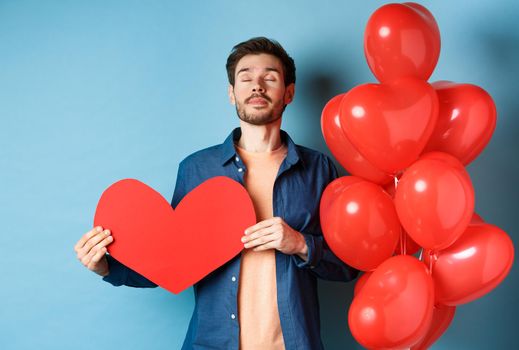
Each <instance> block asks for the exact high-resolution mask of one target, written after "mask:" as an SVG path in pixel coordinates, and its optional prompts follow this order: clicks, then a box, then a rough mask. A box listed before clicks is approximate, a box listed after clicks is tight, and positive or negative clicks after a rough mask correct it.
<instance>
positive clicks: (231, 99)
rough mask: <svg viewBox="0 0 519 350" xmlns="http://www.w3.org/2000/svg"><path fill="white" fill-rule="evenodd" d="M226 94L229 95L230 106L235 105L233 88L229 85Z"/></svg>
mask: <svg viewBox="0 0 519 350" xmlns="http://www.w3.org/2000/svg"><path fill="white" fill-rule="evenodd" d="M227 93H228V94H229V101H231V104H232V105H235V104H236V99H235V98H234V87H233V86H232V85H231V84H229V88H228V90H227Z"/></svg>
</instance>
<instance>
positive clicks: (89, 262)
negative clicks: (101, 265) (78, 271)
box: [77, 230, 113, 269]
mask: <svg viewBox="0 0 519 350" xmlns="http://www.w3.org/2000/svg"><path fill="white" fill-rule="evenodd" d="M112 242H113V237H112V236H111V235H110V231H109V230H104V231H101V232H98V233H97V234H95V235H94V236H92V237H91V238H90V239H88V241H87V242H86V243H85V244H84V246H83V248H80V249H79V251H78V254H77V257H78V259H79V260H80V261H81V263H82V264H83V265H84V266H86V267H88V268H89V269H93V268H95V265H96V264H97V262H99V260H100V259H101V258H102V257H103V255H104V254H105V253H106V246H107V245H109V244H110V243H112ZM97 255H99V257H98V256H97Z"/></svg>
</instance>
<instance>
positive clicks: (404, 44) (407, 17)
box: [364, 3, 441, 82]
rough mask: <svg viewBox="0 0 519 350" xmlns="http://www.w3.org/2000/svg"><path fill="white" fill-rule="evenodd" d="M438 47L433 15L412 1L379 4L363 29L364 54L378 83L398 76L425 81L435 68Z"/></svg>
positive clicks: (437, 35) (438, 31)
mask: <svg viewBox="0 0 519 350" xmlns="http://www.w3.org/2000/svg"><path fill="white" fill-rule="evenodd" d="M440 46H441V44H440V30H439V29H438V25H437V24H436V21H435V19H434V17H433V15H432V14H431V13H430V12H429V11H428V10H427V9H426V8H425V7H423V6H421V5H419V4H415V3H404V4H388V5H384V6H382V7H380V8H379V9H378V10H376V11H375V12H374V13H373V14H372V15H371V17H370V18H369V21H368V24H367V26H366V30H365V32H364V53H365V55H366V59H367V61H368V65H369V68H370V69H371V71H372V72H373V74H374V75H375V76H376V77H377V79H378V80H379V81H380V82H388V81H391V80H394V79H398V78H401V77H413V78H417V79H421V80H424V81H426V80H427V79H429V77H430V76H431V74H432V72H433V70H434V68H435V67H436V63H437V62H438V57H439V55H440Z"/></svg>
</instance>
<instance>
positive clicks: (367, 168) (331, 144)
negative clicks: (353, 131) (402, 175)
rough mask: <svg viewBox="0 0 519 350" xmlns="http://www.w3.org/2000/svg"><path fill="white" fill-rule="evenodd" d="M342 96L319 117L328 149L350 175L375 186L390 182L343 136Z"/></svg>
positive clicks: (333, 99) (329, 103)
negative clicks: (341, 118)
mask: <svg viewBox="0 0 519 350" xmlns="http://www.w3.org/2000/svg"><path fill="white" fill-rule="evenodd" d="M343 96H344V94H341V95H337V96H335V97H334V98H332V99H331V100H330V101H328V103H327V104H326V106H324V109H323V112H322V115H321V129H322V132H323V136H324V140H325V141H326V144H327V145H328V148H330V151H332V153H333V155H334V156H335V158H336V159H337V160H338V161H339V163H341V165H342V166H343V167H344V169H346V170H348V172H349V173H350V174H352V175H355V176H359V177H362V178H364V179H366V180H369V181H371V182H374V183H377V184H384V183H388V182H390V181H391V180H392V179H393V177H392V176H391V175H389V174H386V173H384V172H383V171H381V170H380V169H377V168H376V167H374V166H373V165H372V164H370V163H369V162H368V161H367V160H366V158H364V157H363V156H362V155H361V154H360V153H359V151H357V149H356V148H355V147H354V146H353V145H352V144H351V142H350V140H348V138H347V137H346V135H345V134H344V131H343V130H342V128H341V120H340V117H339V106H340V103H341V100H342V97H343Z"/></svg>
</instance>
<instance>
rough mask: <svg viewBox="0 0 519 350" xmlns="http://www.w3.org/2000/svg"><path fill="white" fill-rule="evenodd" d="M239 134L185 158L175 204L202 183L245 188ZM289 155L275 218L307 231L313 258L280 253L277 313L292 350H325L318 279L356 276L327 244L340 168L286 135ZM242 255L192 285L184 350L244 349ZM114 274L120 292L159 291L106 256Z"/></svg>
mask: <svg viewBox="0 0 519 350" xmlns="http://www.w3.org/2000/svg"><path fill="white" fill-rule="evenodd" d="M240 136H241V129H240V128H236V129H234V130H233V132H232V133H231V134H230V135H229V137H227V139H226V140H225V141H224V143H222V144H220V145H216V146H212V147H209V148H206V149H203V150H201V151H198V152H196V153H193V154H191V155H190V156H188V157H187V158H185V159H184V160H183V161H182V162H181V163H180V165H179V169H178V175H177V183H176V186H175V192H174V194H173V199H172V201H171V205H172V206H173V207H176V206H177V204H178V203H179V202H180V201H181V199H182V198H183V197H184V196H185V195H186V194H187V193H188V192H190V191H191V190H192V189H193V188H195V187H196V186H198V185H199V184H201V183H202V182H203V181H205V180H207V179H210V178H212V177H215V176H222V175H223V176H227V177H230V178H231V179H234V180H236V181H238V182H240V183H241V184H243V183H244V179H243V176H244V173H245V172H246V171H247V169H246V167H245V165H244V164H243V162H242V161H241V159H240V157H239V155H238V154H237V152H236V149H235V147H234V143H235V142H237V140H239V138H240ZM281 138H282V141H283V142H284V143H285V144H286V145H287V148H288V153H287V156H286V158H285V159H284V160H283V162H282V164H281V166H280V169H279V172H278V174H277V177H276V180H275V182H274V189H273V210H274V216H279V217H281V218H283V219H284V220H285V222H286V223H287V224H289V225H290V226H291V227H292V228H294V229H295V230H298V231H299V232H301V233H302V234H303V236H304V238H305V240H306V243H307V245H308V259H307V260H306V261H303V260H302V259H301V258H300V257H299V256H297V255H286V254H283V253H281V252H279V251H277V250H276V251H275V257H276V282H277V299H278V310H279V317H280V321H281V329H282V332H283V338H284V341H285V347H286V349H288V350H292V349H294V350H295V349H298V350H303V349H305V350H307V349H308V350H317V349H323V345H322V342H321V337H320V319H319V303H318V298H317V277H319V278H323V279H326V280H333V281H350V280H352V279H354V278H355V277H356V276H357V273H358V271H357V270H355V269H353V268H352V267H349V266H348V265H346V264H344V263H343V262H342V261H340V260H339V259H338V258H337V257H336V256H335V255H334V254H333V253H332V252H331V251H330V248H329V247H328V246H327V244H326V242H325V241H324V240H323V235H322V232H321V227H320V224H319V202H320V198H321V195H322V193H323V191H324V189H325V187H326V185H328V183H330V182H331V181H332V180H334V179H335V178H336V177H337V170H336V169H335V166H334V165H333V163H332V161H331V160H330V158H329V157H327V156H326V155H324V154H322V153H320V152H317V151H314V150H311V149H309V148H306V147H302V146H299V145H296V144H294V142H293V141H292V139H291V138H290V137H289V136H288V134H287V133H286V132H284V131H283V130H281ZM240 259H241V254H238V255H237V256H236V257H234V258H233V259H232V260H230V261H229V262H228V263H226V264H225V265H223V266H222V267H220V268H218V269H217V270H215V271H213V272H212V273H211V274H209V275H208V276H206V277H205V278H204V279H202V280H201V281H200V282H198V283H197V284H196V285H195V286H194V296H195V309H194V311H193V316H192V318H191V322H190V323H189V328H188V331H187V335H186V338H185V341H184V345H183V346H182V349H186V350H187V349H222V350H223V349H225V350H227V349H229V350H231V349H236V350H237V349H238V347H239V334H240V330H239V313H238V298H237V295H238V284H239V276H240ZM108 262H109V267H110V274H109V275H108V276H106V277H104V278H103V280H105V281H107V282H110V283H111V284H113V285H115V286H120V285H127V286H132V287H156V285H155V284H154V283H153V282H151V281H149V280H148V279H146V278H145V277H143V276H141V275H139V274H138V273H136V272H135V271H132V270H131V269H129V268H127V267H125V266H124V265H122V264H121V263H119V262H118V261H117V260H115V259H114V258H112V257H110V256H108Z"/></svg>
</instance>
